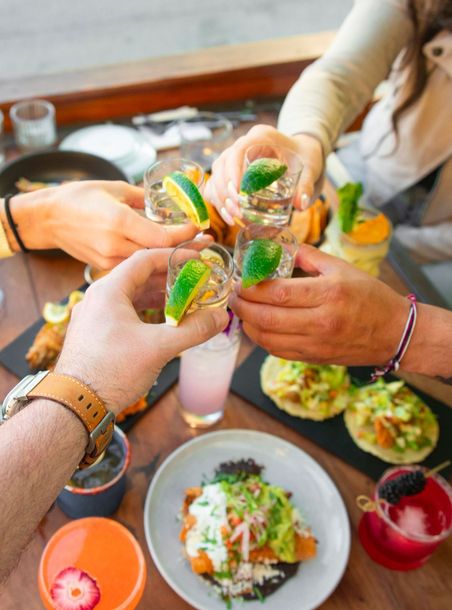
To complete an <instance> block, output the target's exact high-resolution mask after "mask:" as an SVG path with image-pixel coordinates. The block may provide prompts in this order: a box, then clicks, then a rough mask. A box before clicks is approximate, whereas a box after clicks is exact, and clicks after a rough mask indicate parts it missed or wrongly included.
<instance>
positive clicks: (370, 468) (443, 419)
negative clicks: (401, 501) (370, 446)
mask: <svg viewBox="0 0 452 610" xmlns="http://www.w3.org/2000/svg"><path fill="white" fill-rule="evenodd" d="M266 356H267V352H265V351H264V350H263V349H261V348H257V349H255V350H254V351H253V352H252V354H251V355H250V356H249V357H248V358H247V359H246V360H245V361H244V362H243V364H242V365H241V366H240V367H239V368H238V369H237V370H236V372H235V375H234V378H233V380H232V385H231V390H232V391H233V392H234V393H235V394H238V396H240V397H241V398H244V399H245V400H247V401H248V402H250V403H251V404H253V405H254V406H255V407H257V408H258V409H261V410H262V411H265V412H266V413H268V414H269V415H271V416H272V417H274V418H275V419H277V420H279V421H280V422H282V423H283V424H286V425H287V426H289V427H290V428H292V429H293V430H296V431H297V432H298V433H299V434H301V435H302V436H306V437H308V438H309V439H310V440H312V441H313V442H314V443H316V444H317V445H319V446H320V447H322V448H323V449H325V450H326V451H329V452H330V453H332V454H334V455H336V456H337V457H339V458H341V459H342V460H344V462H347V463H348V464H351V465H352V466H354V467H355V468H357V469H358V470H361V471H362V472H364V474H366V475H368V476H370V477H372V478H373V479H374V480H378V479H379V478H380V476H381V475H382V473H383V472H384V471H385V470H386V469H387V468H389V467H390V465H389V464H387V463H386V462H383V461H382V460H380V459H378V458H377V457H374V456H373V455H370V454H369V453H365V452H364V451H362V450H361V449H360V448H359V447H357V445H355V443H354V442H353V440H352V439H351V437H350V435H349V433H348V431H347V429H346V427H345V424H344V420H343V416H342V415H338V416H336V417H333V418H331V419H327V420H325V421H323V422H315V421H311V420H307V419H300V418H298V417H293V416H292V415H289V414H288V413H285V412H284V411H281V410H280V409H278V407H276V405H275V404H274V403H273V401H272V400H270V398H268V396H266V395H265V394H264V393H263V392H262V390H261V387H260V375H259V372H260V368H261V366H262V363H263V361H264V360H265V358H266ZM349 372H350V375H351V376H352V378H353V379H354V380H355V382H356V383H357V384H359V385H362V384H363V383H368V382H369V379H370V374H371V372H372V369H371V368H369V367H350V368H349ZM387 379H388V380H390V379H391V377H390V376H388V377H387ZM412 389H413V391H414V392H416V394H417V395H418V396H420V397H421V398H422V399H423V400H424V401H425V403H426V404H427V405H429V407H430V408H431V409H432V411H434V412H435V413H436V415H437V416H438V422H439V426H440V437H439V442H438V444H437V446H436V448H435V449H434V451H433V452H432V453H431V454H430V455H429V456H428V458H427V459H426V460H425V461H424V462H422V464H423V465H425V466H427V467H430V468H432V467H433V466H436V465H438V464H440V463H442V462H444V461H445V460H452V409H451V408H449V407H448V406H447V405H445V404H443V403H442V402H439V401H438V400H436V399H434V398H432V397H431V396H428V395H427V394H425V393H423V392H420V391H419V390H417V389H416V388H412ZM450 470H451V467H449V468H447V469H444V470H443V471H442V473H441V474H443V476H444V474H447V472H448V471H450Z"/></svg>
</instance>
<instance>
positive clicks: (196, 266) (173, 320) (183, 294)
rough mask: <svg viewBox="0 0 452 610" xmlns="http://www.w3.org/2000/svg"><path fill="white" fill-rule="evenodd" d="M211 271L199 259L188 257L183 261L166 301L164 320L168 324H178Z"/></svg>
mask: <svg viewBox="0 0 452 610" xmlns="http://www.w3.org/2000/svg"><path fill="white" fill-rule="evenodd" d="M211 273H212V270H211V268H210V267H209V266H208V265H206V264H205V263H203V262H202V261H201V260H199V259H196V258H195V259H190V260H188V261H187V262H186V263H185V265H184V266H183V267H182V269H181V271H180V273H179V275H178V276H177V278H176V281H175V282H174V285H173V287H172V288H171V291H170V294H169V296H168V299H167V301H166V305H165V320H166V323H167V324H169V326H177V325H178V324H179V322H180V321H181V320H182V318H183V317H184V314H185V312H186V311H187V309H188V308H189V307H190V305H191V304H192V303H193V301H194V300H195V298H196V297H197V295H198V294H199V292H200V291H201V289H202V288H203V286H204V285H205V284H206V283H207V281H208V280H209V277H210V274H211Z"/></svg>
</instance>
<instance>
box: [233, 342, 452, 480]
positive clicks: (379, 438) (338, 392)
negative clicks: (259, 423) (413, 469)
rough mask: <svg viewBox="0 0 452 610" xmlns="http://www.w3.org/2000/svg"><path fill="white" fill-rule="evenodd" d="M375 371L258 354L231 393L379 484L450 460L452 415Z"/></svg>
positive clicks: (237, 376) (246, 363)
mask: <svg viewBox="0 0 452 610" xmlns="http://www.w3.org/2000/svg"><path fill="white" fill-rule="evenodd" d="M372 372H373V369H372V368H371V367H349V368H348V369H347V368H346V367H342V366H335V365H327V364H323V365H311V364H307V363H305V362H300V361H288V360H284V359H282V358H275V357H274V356H269V354H268V353H267V352H266V351H265V350H263V349H261V348H259V347H257V348H256V349H255V350H254V351H253V352H252V353H251V354H250V356H249V357H248V358H247V359H246V360H245V361H244V362H243V363H242V364H241V365H240V366H239V367H238V368H237V370H236V371H235V373H234V377H233V379H232V384H231V391H232V392H234V393H235V394H238V395H239V396H240V397H241V398H243V399H245V400H247V401H248V402H250V403H251V404H252V405H254V406H255V407H257V408H258V409H260V410H262V411H264V412H265V413H267V414H268V415H271V416H272V417H274V418H275V419H277V420H278V421H280V422H282V423H284V424H285V425H287V426H289V427H290V428H292V429H293V430H295V431H296V432H298V433H299V434H301V435H302V436H304V437H308V438H309V439H311V440H312V441H314V442H315V443H316V444H317V445H319V446H320V447H322V448H323V449H325V450H326V451H329V452H330V453H332V454H334V455H336V456H338V457H340V458H341V459H342V460H344V461H345V462H347V463H349V464H351V465H352V466H353V467H354V468H357V469H358V470H361V471H362V472H364V473H365V474H366V475H368V476H371V477H373V478H374V479H375V480H378V479H379V478H380V477H381V475H382V474H383V472H384V471H385V470H386V469H387V464H388V463H391V464H409V463H422V464H423V465H425V466H426V467H429V468H433V467H434V466H436V465H437V464H439V463H441V462H444V461H447V460H450V459H451V457H452V454H451V451H452V450H451V444H450V434H451V432H452V409H450V408H449V407H448V406H447V405H446V404H444V403H442V402H440V401H439V400H436V399H435V398H434V397H433V396H429V395H428V394H425V393H424V392H422V391H420V390H419V389H417V388H413V387H411V386H410V385H409V384H408V383H405V382H404V381H402V380H400V379H397V378H396V377H394V376H391V375H388V376H387V377H386V378H385V379H381V380H379V381H377V382H376V383H371V382H370V377H371V374H372Z"/></svg>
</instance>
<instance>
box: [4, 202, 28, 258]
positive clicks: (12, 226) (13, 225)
mask: <svg viewBox="0 0 452 610" xmlns="http://www.w3.org/2000/svg"><path fill="white" fill-rule="evenodd" d="M13 197H14V195H11V193H9V194H8V195H5V214H6V220H7V221H8V224H9V228H10V229H11V231H12V233H13V235H14V237H15V238H16V241H17V243H18V244H19V248H20V249H21V250H22V252H30V250H29V249H28V248H27V246H26V245H25V244H24V242H23V241H22V239H21V238H20V235H19V231H18V230H17V225H16V223H15V222H14V219H13V217H12V214H11V209H10V204H9V202H10V200H11V199H12V198H13Z"/></svg>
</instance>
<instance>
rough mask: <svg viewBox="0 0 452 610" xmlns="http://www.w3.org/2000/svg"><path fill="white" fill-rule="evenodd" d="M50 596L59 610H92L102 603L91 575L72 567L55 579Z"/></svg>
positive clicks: (62, 571)
mask: <svg viewBox="0 0 452 610" xmlns="http://www.w3.org/2000/svg"><path fill="white" fill-rule="evenodd" d="M50 596H51V598H52V599H53V601H54V603H55V608H56V609H57V610H92V609H93V608H95V607H96V606H97V604H98V603H99V601H100V590H99V587H98V585H97V582H96V581H95V580H94V578H92V577H91V576H90V575H89V574H87V573H86V572H83V571H82V570H79V569H78V568H74V567H70V568H65V569H64V570H61V572H60V573H59V574H58V576H57V577H56V578H55V581H54V583H53V585H52V588H51V589H50Z"/></svg>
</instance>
